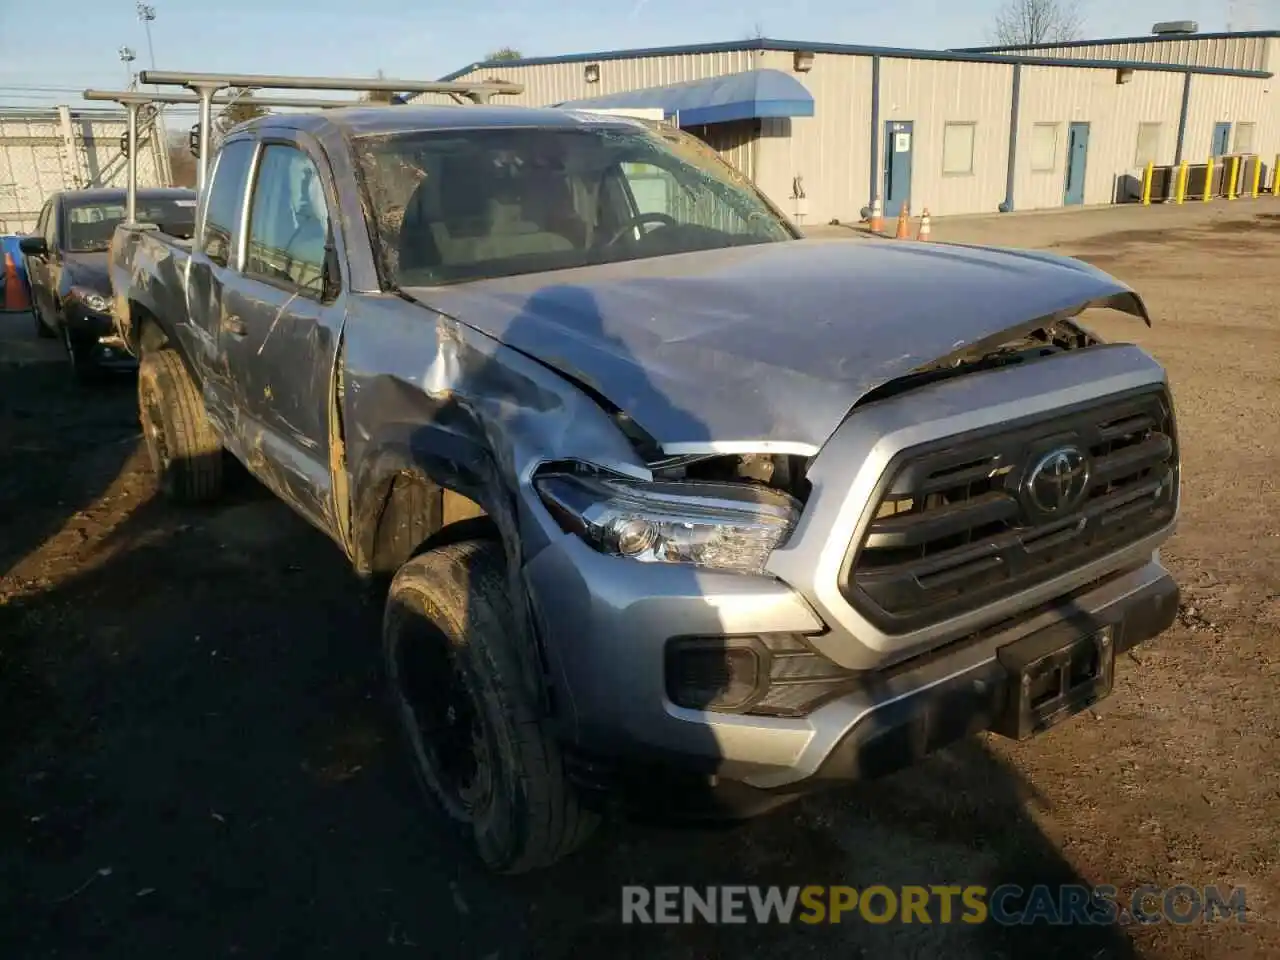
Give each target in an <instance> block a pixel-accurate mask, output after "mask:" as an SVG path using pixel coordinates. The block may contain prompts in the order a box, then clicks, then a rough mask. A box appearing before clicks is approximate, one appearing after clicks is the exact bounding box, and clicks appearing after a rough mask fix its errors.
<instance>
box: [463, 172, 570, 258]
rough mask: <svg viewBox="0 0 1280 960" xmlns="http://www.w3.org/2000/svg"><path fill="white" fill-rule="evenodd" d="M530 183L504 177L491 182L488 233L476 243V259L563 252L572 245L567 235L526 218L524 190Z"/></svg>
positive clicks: (528, 187)
mask: <svg viewBox="0 0 1280 960" xmlns="http://www.w3.org/2000/svg"><path fill="white" fill-rule="evenodd" d="M531 187H532V184H531V183H529V182H527V181H523V180H520V179H516V178H503V179H501V180H498V181H497V182H496V183H495V184H494V190H493V194H492V196H491V197H490V198H489V201H488V214H489V231H488V236H487V237H484V238H483V239H481V240H479V241H478V242H477V243H476V259H477V260H504V259H507V258H509V257H526V256H532V255H535V254H540V253H566V252H568V251H571V250H572V249H573V243H572V242H570V241H569V239H568V238H567V237H564V236H561V235H560V234H558V233H553V232H552V231H550V230H544V229H543V228H542V226H541V225H540V224H537V223H535V222H533V221H532V220H529V219H526V203H525V201H526V200H527V199H531V198H530V197H526V196H525V193H526V191H528V190H530V189H531Z"/></svg>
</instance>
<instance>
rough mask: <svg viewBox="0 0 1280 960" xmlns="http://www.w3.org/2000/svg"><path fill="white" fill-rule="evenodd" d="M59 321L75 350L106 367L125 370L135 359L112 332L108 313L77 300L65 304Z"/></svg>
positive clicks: (134, 365)
mask: <svg viewBox="0 0 1280 960" xmlns="http://www.w3.org/2000/svg"><path fill="white" fill-rule="evenodd" d="M63 322H64V323H65V324H66V325H67V332H68V333H69V334H70V336H71V338H72V340H73V341H74V343H75V347H76V354H77V356H78V357H79V358H80V359H81V361H82V362H83V361H87V362H89V363H92V364H94V365H95V366H100V367H103V368H106V369H121V370H128V369H133V368H135V367H137V365H138V362H137V360H136V358H134V357H133V355H132V354H130V353H129V351H128V349H127V347H126V345H125V342H124V340H123V339H122V338H121V337H120V335H119V334H118V333H117V332H116V328H115V322H114V320H112V318H111V316H110V314H104V313H95V312H93V311H91V310H88V309H87V308H85V307H83V306H81V305H79V304H68V306H67V307H66V308H65V317H64V319H63Z"/></svg>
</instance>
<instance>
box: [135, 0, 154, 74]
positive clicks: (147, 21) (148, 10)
mask: <svg viewBox="0 0 1280 960" xmlns="http://www.w3.org/2000/svg"><path fill="white" fill-rule="evenodd" d="M155 18H156V8H155V7H153V6H151V5H150V4H149V3H141V2H139V3H138V21H139V22H140V23H141V24H142V27H143V29H144V30H146V31H147V59H148V61H149V62H150V63H151V69H152V70H154V69H155V68H156V48H155V47H154V46H152V44H151V23H152V21H154V20H155ZM153 86H154V84H153Z"/></svg>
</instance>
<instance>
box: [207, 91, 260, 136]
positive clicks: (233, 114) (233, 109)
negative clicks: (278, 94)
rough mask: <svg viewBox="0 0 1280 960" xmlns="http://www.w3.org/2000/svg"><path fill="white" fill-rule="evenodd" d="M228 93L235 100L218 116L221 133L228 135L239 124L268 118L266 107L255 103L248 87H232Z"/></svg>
mask: <svg viewBox="0 0 1280 960" xmlns="http://www.w3.org/2000/svg"><path fill="white" fill-rule="evenodd" d="M227 93H228V94H229V95H230V96H232V97H234V98H235V99H234V101H233V102H232V103H230V104H228V105H227V106H225V107H223V108H222V112H221V113H220V114H219V115H218V120H217V126H218V130H219V132H221V133H226V132H227V131H228V130H230V129H231V128H232V127H234V126H235V125H236V124H237V123H244V122H245V121H246V120H253V119H255V118H256V117H262V116H266V114H267V113H268V112H269V111H268V110H267V108H266V107H264V106H261V105H260V104H257V103H254V102H253V91H252V90H250V89H248V88H247V87H245V88H241V87H232V88H231V89H230V90H228V91H227Z"/></svg>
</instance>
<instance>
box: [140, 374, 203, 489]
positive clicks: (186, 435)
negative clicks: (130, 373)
mask: <svg viewBox="0 0 1280 960" xmlns="http://www.w3.org/2000/svg"><path fill="white" fill-rule="evenodd" d="M138 417H139V419H140V420H141V421H142V436H143V440H144V442H145V443H146V445H147V456H148V458H149V459H150V460H151V469H152V470H153V471H154V472H155V475H156V482H157V484H158V485H159V487H160V491H161V492H162V493H163V494H164V495H165V496H166V497H168V498H170V499H171V500H175V501H178V502H182V503H203V502H207V501H210V500H214V499H216V498H217V497H218V496H219V495H220V494H221V493H222V484H223V473H222V471H223V453H222V444H221V443H220V442H219V440H218V435H217V433H216V432H215V431H214V429H213V424H212V423H210V422H209V416H208V414H207V413H206V412H205V408H204V399H203V398H202V397H201V396H200V391H199V390H198V389H197V388H196V385H195V382H194V381H193V380H192V379H191V375H190V374H188V373H187V368H186V367H185V366H183V364H182V360H181V359H179V357H178V355H177V354H176V353H174V352H173V351H172V350H155V351H151V352H149V353H146V354H144V355H143V358H142V362H141V363H140V364H139V365H138Z"/></svg>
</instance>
